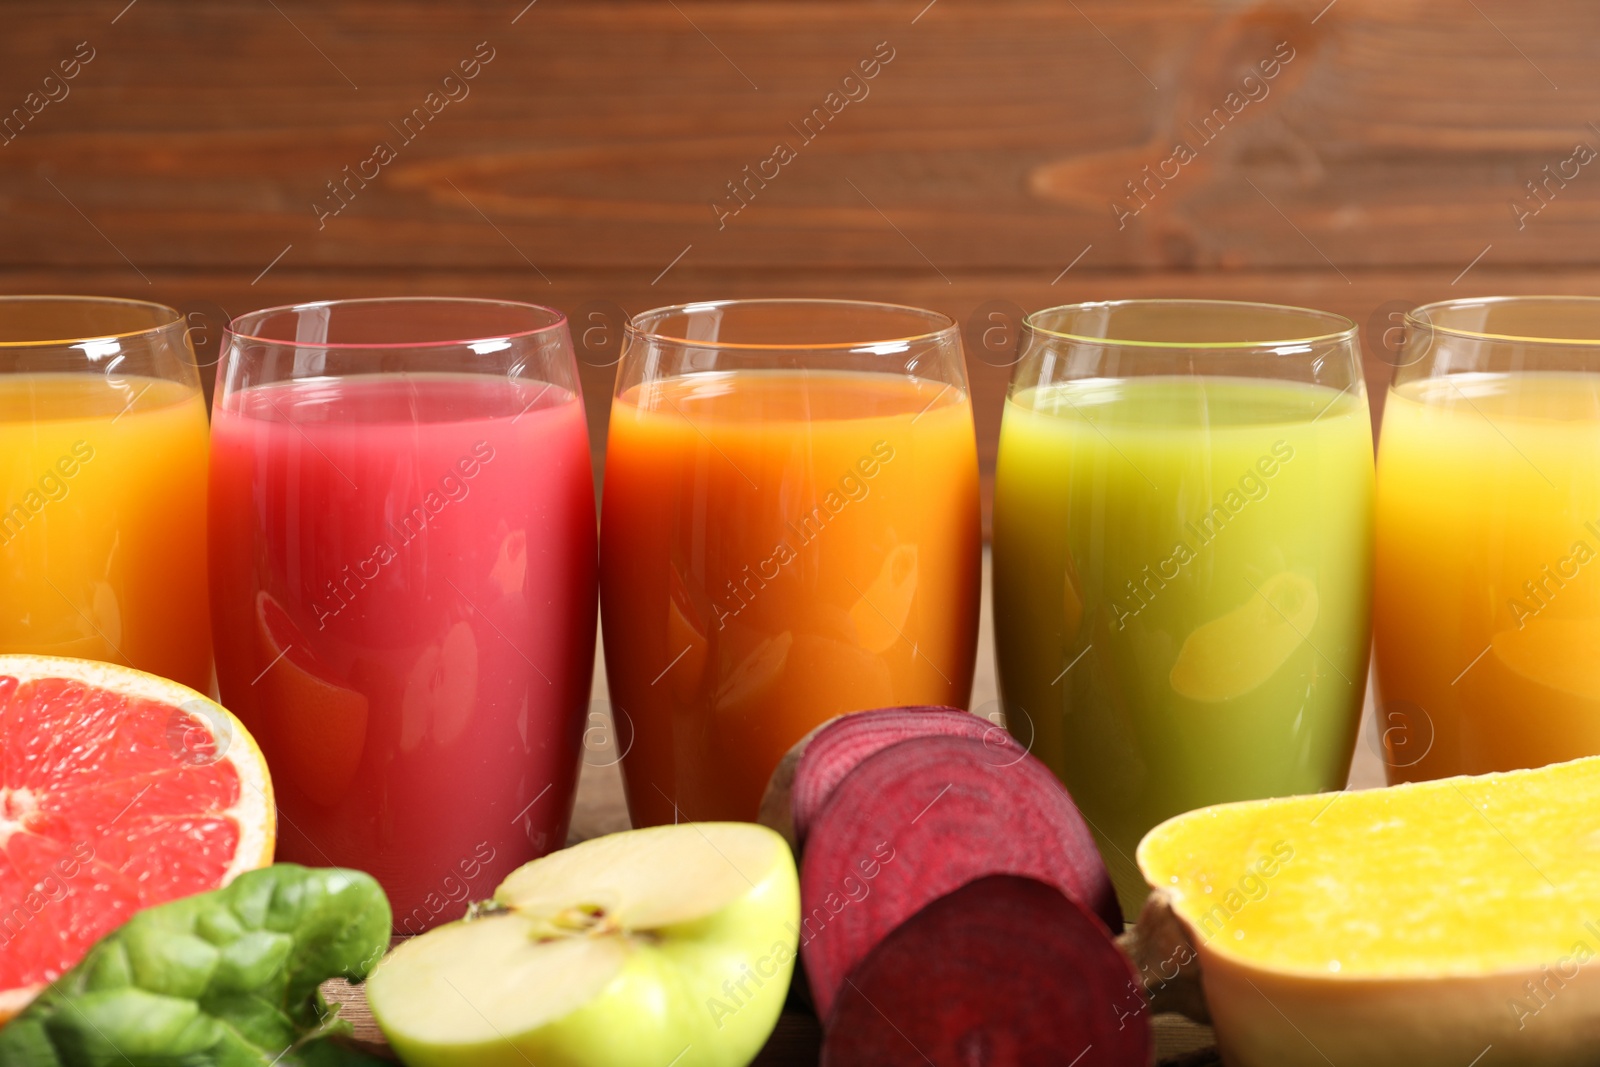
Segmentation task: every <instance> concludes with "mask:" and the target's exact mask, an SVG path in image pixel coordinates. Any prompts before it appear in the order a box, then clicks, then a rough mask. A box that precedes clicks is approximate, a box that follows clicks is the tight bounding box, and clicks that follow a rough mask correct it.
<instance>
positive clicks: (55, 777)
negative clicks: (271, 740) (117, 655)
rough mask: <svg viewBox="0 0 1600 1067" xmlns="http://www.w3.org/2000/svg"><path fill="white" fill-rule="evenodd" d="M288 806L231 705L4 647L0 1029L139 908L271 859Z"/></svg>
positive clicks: (136, 674) (105, 668)
mask: <svg viewBox="0 0 1600 1067" xmlns="http://www.w3.org/2000/svg"><path fill="white" fill-rule="evenodd" d="M275 812H276V809H275V808H274V807H273V801H272V783H271V781H270V780H269V779H268V777H267V767H266V763H265V761H263V759H262V758H261V751H260V750H259V749H258V748H257V747H256V743H255V741H254V740H252V739H251V737H250V735H249V734H248V733H247V732H246V731H245V729H244V727H243V726H242V725H241V724H240V723H239V720H237V719H235V718H234V717H233V716H232V715H230V714H229V713H228V712H227V711H226V710H224V709H223V708H222V706H221V705H219V704H216V703H214V702H212V701H210V700H208V699H206V698H205V697H203V696H201V695H200V694H199V693H196V692H195V691H194V690H192V689H189V688H187V687H186V686H182V685H179V684H178V683H177V682H169V681H167V680H166V679H165V678H157V677H155V676H154V675H151V674H145V673H144V672H142V671H136V670H132V669H130V668H127V667H120V666H117V665H115V664H110V663H97V662H91V661H89V660H74V659H57V658H54V657H47V656H0V1024H3V1023H4V1022H5V1021H6V1020H7V1019H9V1018H11V1017H12V1016H13V1015H15V1014H16V1013H17V1012H19V1011H21V1010H22V1008H23V1007H24V1006H26V1005H27V1003H28V1001H30V1000H32V999H33V997H34V996H35V995H36V994H37V993H38V992H39V991H40V989H42V988H43V987H44V985H45V984H46V983H47V982H50V981H53V980H54V979H55V978H57V977H59V976H60V975H61V974H62V973H63V972H64V971H66V970H67V969H68V968H70V967H71V966H72V965H73V964H75V963H77V962H78V960H79V958H80V957H82V956H83V954H84V953H85V952H86V951H88V949H89V947H90V946H91V945H93V944H94V943H95V942H96V941H98V940H99V939H100V938H101V937H102V936H103V935H105V934H106V933H108V932H110V931H111V930H112V929H114V928H116V927H117V926H120V925H121V924H122V923H123V922H124V921H126V920H127V919H128V918H129V917H130V916H131V915H132V914H133V913H134V912H135V911H138V910H139V909H141V908H147V907H150V906H152V905H155V904H161V903H164V902H166V901H168V900H173V899H176V898H177V897H183V896H189V895H190V894H192V893H199V892H204V891H206V890H210V889H216V888H218V887H220V886H223V885H226V884H227V883H228V882H230V881H232V880H233V878H234V877H235V876H237V875H239V874H242V873H243V872H245V871H247V870H251V869H253V868H256V867H262V866H265V865H267V864H268V863H270V862H272V849H273V845H274V842H275V840H276V817H275Z"/></svg>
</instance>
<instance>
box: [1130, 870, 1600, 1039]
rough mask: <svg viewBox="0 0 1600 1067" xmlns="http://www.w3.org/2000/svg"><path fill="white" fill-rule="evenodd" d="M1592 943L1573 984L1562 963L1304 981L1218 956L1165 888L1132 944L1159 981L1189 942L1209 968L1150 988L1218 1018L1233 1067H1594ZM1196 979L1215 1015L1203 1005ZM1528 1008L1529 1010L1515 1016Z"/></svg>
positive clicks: (1598, 1009) (1587, 936)
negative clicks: (1164, 965) (1178, 948)
mask: <svg viewBox="0 0 1600 1067" xmlns="http://www.w3.org/2000/svg"><path fill="white" fill-rule="evenodd" d="M1147 874H1148V872H1147ZM1597 911H1600V907H1597ZM1596 926H1597V928H1600V923H1597V924H1596ZM1177 938H1182V939H1183V941H1178V940H1176V939H1177ZM1574 940H1575V941H1576V940H1578V939H1577V938H1575V939H1574ZM1582 940H1584V941H1585V942H1586V943H1587V944H1588V945H1589V948H1590V949H1591V951H1594V952H1596V956H1595V958H1593V959H1590V960H1589V961H1588V962H1587V963H1585V964H1583V965H1581V966H1579V965H1576V964H1572V965H1569V966H1568V968H1567V973H1572V972H1573V971H1574V970H1575V971H1576V974H1574V975H1573V977H1570V978H1564V977H1563V976H1562V975H1561V974H1560V973H1558V971H1557V967H1558V965H1559V963H1560V961H1558V960H1552V961H1551V962H1550V963H1549V964H1548V968H1549V975H1550V977H1547V975H1546V973H1545V972H1544V971H1543V970H1540V969H1532V970H1516V971H1498V972H1491V973H1488V974H1484V975H1481V976H1457V977H1439V978H1416V977H1407V978H1391V979H1374V978H1349V977H1341V976H1339V975H1334V974H1330V975H1327V976H1326V977H1324V976H1317V975H1305V974H1300V973H1292V972H1285V971H1279V970H1274V969H1272V968H1267V967H1261V966H1257V965H1254V964H1248V963H1243V962H1241V961H1239V960H1237V959H1234V958H1232V957H1230V956H1228V955H1226V954H1224V953H1221V952H1218V951H1217V950H1216V949H1215V948H1212V947H1210V946H1209V945H1208V944H1207V942H1206V941H1205V940H1204V939H1203V938H1201V937H1199V936H1198V935H1197V934H1196V931H1195V929H1194V927H1193V925H1192V924H1190V923H1189V921H1188V920H1187V919H1185V918H1184V917H1183V916H1182V915H1181V914H1180V913H1179V912H1178V910H1177V909H1176V908H1175V907H1173V902H1172V897H1171V895H1170V894H1169V892H1168V891H1167V890H1166V889H1164V888H1160V889H1155V890H1153V891H1152V893H1151V895H1150V898H1149V900H1148V901H1147V902H1146V904H1145V908H1144V912H1143V913H1142V914H1141V915H1140V917H1139V924H1138V927H1137V928H1136V930H1135V931H1134V932H1133V933H1131V934H1129V935H1124V938H1123V939H1122V941H1121V943H1122V945H1123V947H1124V949H1125V950H1127V951H1129V952H1130V954H1132V955H1133V956H1134V964H1135V966H1136V967H1139V968H1140V970H1141V971H1142V972H1143V973H1144V974H1145V975H1146V976H1147V978H1148V976H1149V975H1151V974H1153V973H1156V968H1158V967H1159V966H1160V965H1161V961H1162V960H1169V959H1171V958H1172V946H1173V945H1181V944H1183V942H1187V945H1188V947H1189V948H1190V949H1191V950H1192V952H1193V957H1194V959H1195V961H1196V962H1197V963H1198V966H1197V967H1184V968H1183V973H1182V974H1181V975H1180V976H1179V977H1178V978H1177V979H1176V980H1175V981H1173V982H1170V983H1164V986H1165V988H1163V989H1162V990H1161V992H1160V993H1159V994H1158V993H1157V992H1156V991H1155V990H1151V994H1152V1001H1153V1003H1154V1006H1155V1009H1156V1010H1158V1011H1160V1010H1168V1009H1171V1010H1180V1011H1182V1012H1183V1013H1184V1014H1185V1015H1188V1016H1190V1017H1191V1018H1194V1019H1195V1020H1196V1021H1198V1022H1205V1021H1206V1016H1207V1015H1209V1018H1210V1022H1211V1025H1212V1026H1213V1027H1215V1029H1216V1037H1217V1047H1218V1050H1219V1051H1220V1052H1221V1054H1222V1059H1223V1062H1224V1063H1225V1064H1227V1065H1228V1067H1328V1064H1330V1063H1332V1064H1335V1065H1337V1067H1346V1065H1350V1067H1468V1065H1472V1067H1593V1065H1594V1064H1596V1063H1600V939H1597V938H1596V936H1595V935H1594V934H1592V933H1590V932H1587V931H1586V932H1585V933H1584V935H1583V937H1582ZM1141 957H1143V958H1141ZM1196 981H1198V983H1199V985H1200V992H1203V1005H1204V1010H1195V1008H1196V1006H1197V998H1196V997H1195V996H1194V993H1195V990H1194V988H1193V983H1194V982H1196ZM1528 982H1532V983H1533V984H1534V987H1535V988H1536V989H1538V988H1540V985H1541V983H1547V985H1546V986H1545V988H1547V989H1549V990H1553V993H1541V1000H1542V1006H1541V1001H1536V1000H1535V999H1533V996H1532V994H1530V993H1529V991H1528V988H1527V987H1526V985H1525V983H1528ZM1148 984H1149V983H1148V981H1147V985H1148ZM1517 1002H1520V1003H1522V1004H1523V1005H1525V1006H1526V1007H1527V1009H1528V1011H1527V1012H1525V1013H1519V1012H1518V1011H1516V1010H1515V1009H1514V1008H1513V1006H1512V1005H1513V1003H1517ZM1534 1008H1538V1011H1537V1012H1536V1013H1535V1012H1534V1011H1533V1009H1534Z"/></svg>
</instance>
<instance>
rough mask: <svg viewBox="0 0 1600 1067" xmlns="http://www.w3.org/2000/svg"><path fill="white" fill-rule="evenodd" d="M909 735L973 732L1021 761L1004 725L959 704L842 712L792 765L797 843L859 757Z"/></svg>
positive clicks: (1008, 758)
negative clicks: (796, 762) (797, 764)
mask: <svg viewBox="0 0 1600 1067" xmlns="http://www.w3.org/2000/svg"><path fill="white" fill-rule="evenodd" d="M913 737H971V738H975V739H977V740H979V741H983V742H984V743H985V744H987V745H989V747H990V748H991V750H992V754H991V756H990V758H991V759H992V760H993V761H994V762H996V763H1000V764H1005V763H1012V762H1015V761H1017V760H1020V759H1021V758H1022V756H1023V754H1024V751H1025V750H1024V749H1023V747H1022V746H1021V745H1019V744H1018V743H1017V742H1016V741H1015V740H1014V739H1013V738H1012V736H1011V735H1010V734H1008V733H1007V732H1006V730H1005V727H1003V726H996V725H994V724H993V723H991V722H990V721H989V720H987V719H982V718H979V717H978V716H976V715H973V714H971V713H970V712H966V711H962V710H961V709H960V708H947V707H942V706H939V705H928V706H923V707H900V708H879V709H877V710H876V711H859V712H854V713H852V714H849V715H841V716H839V717H838V718H837V719H833V720H831V721H829V722H828V723H827V724H826V725H825V726H823V727H822V728H821V729H820V730H818V731H817V732H816V734H815V735H814V736H813V737H812V738H811V740H810V742H809V743H808V744H807V745H806V749H805V753H804V754H803V755H802V756H801V757H800V765H799V767H798V768H797V769H796V770H795V775H794V785H793V788H792V792H791V795H790V804H791V808H792V813H793V818H794V824H793V825H794V835H795V842H796V843H797V844H799V845H804V844H805V840H806V834H807V832H808V831H809V830H810V828H811V823H812V822H813V821H815V819H816V817H817V813H818V812H820V811H821V810H822V807H823V805H824V804H826V803H827V802H828V797H830V796H831V795H833V791H834V789H836V788H838V785H839V783H840V782H842V781H844V780H845V778H846V777H847V776H848V775H849V774H850V772H851V771H853V770H855V769H856V767H858V766H860V764H861V761H863V760H865V759H866V758H867V757H868V756H871V755H873V754H874V753H877V752H881V751H882V750H883V749H886V748H888V747H889V746H890V745H894V744H898V743H899V742H901V741H909V740H910V739H911V738H913Z"/></svg>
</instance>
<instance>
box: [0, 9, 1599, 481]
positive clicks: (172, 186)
mask: <svg viewBox="0 0 1600 1067" xmlns="http://www.w3.org/2000/svg"><path fill="white" fill-rule="evenodd" d="M6 15H7V19H6V25H5V28H4V30H3V33H0V291H7V292H51V291H55V292H95V293H109V294H122V295H134V296H145V297H149V298H153V299H158V300H162V301H166V302H170V303H174V304H176V305H178V306H180V307H181V308H183V309H184V310H185V311H186V312H189V313H191V314H192V321H193V322H194V324H195V327H196V331H195V336H196V340H197V341H199V342H200V344H201V348H202V351H203V353H204V354H205V357H206V358H208V359H209V358H211V356H212V354H213V353H214V351H215V342H216V336H217V331H218V327H219V325H220V323H221V321H222V320H223V318H224V317H225V316H226V315H228V314H237V313H239V312H242V311H245V310H247V309H250V308H252V307H259V306H264V305H268V304H276V303H286V302H292V301H300V300H307V299H317V298H328V297H343V296H355V295H372V294H400V293H440V294H478V295H492V296H504V297H515V298H521V299H528V300H535V301H541V302H546V303H550V304H554V305H556V306H558V307H561V308H564V309H566V310H567V311H568V312H569V313H570V314H572V315H573V317H574V320H575V322H576V323H577V326H578V329H577V331H576V332H577V333H578V334H579V338H580V341H581V342H582V343H581V344H580V350H581V353H580V354H581V356H582V358H583V360H584V363H585V369H584V377H585V385H586V391H587V394H588V400H589V406H590V417H591V420H592V423H593V426H594V428H595V429H596V431H597V433H596V441H597V444H598V443H599V441H600V440H601V439H602V435H601V434H600V433H598V431H599V430H600V428H601V427H603V425H604V419H605V413H606V403H607V399H608V394H609V389H610V379H611V368H610V366H609V363H610V360H611V359H612V358H613V357H614V355H615V344H616V337H617V329H616V328H617V319H618V315H619V314H620V313H621V312H622V311H623V310H625V311H627V312H636V311H639V310H643V309H645V308H647V307H651V306H655V305H659V304H664V303H673V302H678V301H681V300H686V299H707V298H717V297H727V296H749V295H757V294H796V295H843V296H851V297H865V298H880V299H886V300H894V301H901V302H905V303H911V304H918V305H925V306H929V307H934V308H938V309H941V310H944V311H947V312H949V313H950V314H952V315H955V316H956V317H958V318H959V319H961V320H962V321H964V322H967V323H969V325H970V326H971V329H970V330H969V363H970V366H971V369H972V374H973V378H974V389H975V398H976V402H977V417H978V423H979V431H980V437H981V439H982V442H983V444H982V447H983V450H984V456H985V462H986V464H987V463H988V462H989V461H990V460H991V459H992V451H993V445H994V439H995V435H996V430H997V424H998V419H999V410H1000V400H1001V397H1002V396H1003V392H1004V388H1005V381H1006V374H1007V371H1006V368H1005V366H1004V365H1003V364H1004V363H1005V362H1006V360H1007V359H1008V358H1009V357H1008V356H1007V355H1006V354H1005V353H1004V352H1003V351H1002V352H998V353H995V352H989V351H985V350H983V348H982V347H981V345H979V344H976V342H977V341H979V340H980V338H981V335H982V332H983V329H984V327H986V326H987V325H989V324H991V323H992V322H996V321H1004V320H1005V319H1007V318H1008V317H1011V316H1014V315H1015V314H1016V311H1017V309H1024V308H1025V309H1032V308H1038V307H1043V306H1047V305H1049V304H1052V303H1059V302H1065V301H1072V300H1082V299H1104V298H1117V297H1130V296H1151V295H1187V296H1208V297H1234V298H1248V299H1258V300H1270V301H1279V302H1288V303H1296V304H1307V305H1313V306H1318V307H1324V308H1329V309H1332V310H1336V311H1340V312H1343V313H1345V314H1347V315H1350V316H1352V317H1353V318H1355V319H1357V320H1358V321H1360V322H1361V323H1363V324H1364V325H1366V326H1367V327H1368V329H1367V342H1368V344H1367V360H1368V367H1369V380H1370V381H1371V382H1372V383H1373V385H1374V386H1375V387H1376V391H1377V396H1380V397H1381V387H1382V385H1383V384H1384V383H1385V382H1386V381H1387V378H1388V375H1389V367H1388V366H1387V364H1386V362H1385V356H1386V355H1387V348H1388V347H1389V343H1390V342H1392V340H1393V337H1394V334H1392V333H1390V334H1388V335H1387V336H1386V334H1385V330H1386V329H1387V328H1388V327H1389V326H1391V325H1392V321H1393V316H1394V314H1395V313H1396V312H1398V311H1400V310H1403V309H1404V308H1405V307H1407V306H1409V305H1413V304H1416V303H1419V302H1422V301H1426V300H1431V299H1437V298H1441V297H1444V296H1448V295H1455V294H1460V295H1471V294H1485V293H1495V292H1563V293H1565V292H1574V293H1582V292H1600V242H1597V237H1600V164H1597V165H1589V164H1587V163H1580V162H1578V160H1579V159H1583V158H1585V157H1586V156H1587V157H1588V158H1592V157H1593V155H1594V151H1593V148H1595V147H1600V126H1597V125H1596V124H1597V123H1600V64H1597V63H1596V59H1597V55H1596V53H1597V52H1600V7H1597V6H1596V5H1594V4H1593V3H1591V2H1589V0H1545V2H1542V3H1539V4H1518V3H1513V2H1511V0H1333V2H1331V3H1329V2H1328V0H1312V2H1309V3H1255V2H1249V0H1226V2H1224V0H1203V2H1202V0H1077V2H1033V0H1016V2H1012V0H933V2H931V3H930V2H928V0H893V2H857V0H784V2H757V0H535V2H534V3H531V4H529V3H527V2H526V0H492V2H487V0H459V2H454V3H421V2H416V0H406V2H395V3H375V2H353V0H332V2H330V0H320V2H316V3H312V2H305V0H217V2H213V3H206V4H201V3H195V2H192V0H133V2H132V3H129V2H128V0H92V2H84V3H70V4H63V3H59V2H54V0H12V2H10V3H8V4H7V5H6ZM69 72H70V73H71V74H72V76H71V77H70V78H68V77H66V75H67V74H68V73H69ZM868 74H870V75H871V76H870V77H868V76H867V75H868ZM468 75H471V76H470V77H468ZM830 94H831V95H830ZM17 109H20V110H17ZM408 117H409V122H407V119H408ZM808 119H809V124H808V121H807V120H808ZM380 146H381V147H380ZM780 146H782V150H780ZM1579 146H1585V147H1586V148H1587V151H1584V150H1580V148H1579ZM1589 146H1593V147H1589ZM746 168H748V170H747V169H746ZM752 175H754V177H752ZM730 183H733V185H735V186H738V188H739V192H738V194H737V197H736V196H735V194H734V193H732V192H730V189H731V186H730ZM335 186H337V187H338V191H337V192H335V191H334V187H335ZM996 314H998V315H999V316H1000V318H999V319H995V318H993V316H994V315H996ZM1000 333H1003V331H1000ZM999 336H1000V334H997V333H991V334H990V340H991V341H995V340H997V339H998V337H999Z"/></svg>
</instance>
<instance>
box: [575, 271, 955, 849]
mask: <svg viewBox="0 0 1600 1067" xmlns="http://www.w3.org/2000/svg"><path fill="white" fill-rule="evenodd" d="M608 441H609V443H608V445H607V450H606V474H605V487H604V491H603V502H602V507H601V537H600V541H601V552H600V554H601V575H602V576H601V614H602V617H603V619H604V636H605V648H606V671H607V678H608V679H609V682H610V691H611V700H612V702H613V713H614V715H615V716H616V719H617V722H618V723H619V727H618V729H619V732H627V733H628V734H629V736H627V737H624V738H623V739H622V740H623V743H624V744H626V745H627V746H628V749H627V755H626V756H625V758H624V759H623V770H624V775H625V778H626V784H627V795H628V807H629V810H630V811H631V813H632V815H633V821H634V823H635V824H636V825H649V824H658V823H670V822H674V821H679V820H688V819H696V820H698V819H754V818H755V817H756V813H757V809H758V807H759V805H760V801H761V795H762V792H763V790H764V788H765V787H766V784H767V779H768V777H769V776H770V775H771V773H772V771H773V769H774V768H775V767H776V765H777V763H778V761H779V759H780V758H781V757H782V756H783V754H784V753H785V752H786V751H787V750H788V749H789V747H790V746H791V745H793V744H794V743H795V742H796V741H797V740H799V739H800V738H801V737H802V736H804V735H805V734H806V733H807V732H808V731H809V730H811V729H812V727H814V726H816V725H818V724H819V723H821V722H823V721H825V720H826V719H828V718H831V717H832V716H835V715H838V714H841V713H843V712H850V711H860V710H864V709H868V708H876V707H883V706H887V705H897V704H949V705H956V706H964V705H965V704H966V703H967V701H968V700H969V698H970V696H971V690H972V669H973V659H974V656H975V655H976V640H977V624H978V595H979V581H980V554H979V553H980V547H979V538H980V532H979V518H978V460H977V448H976V444H975V441H974V437H973V425H972V406H971V402H970V400H969V397H968V392H967V379H966V370H965V367H964V365H963V363H962V358H961V342H960V335H959V332H958V330H957V328H956V324H955V323H954V322H952V321H951V320H950V319H949V318H947V317H945V316H943V315H939V314H936V313H934V312H930V311H921V310H917V309H915V308H906V307H896V306H893V305H887V304H870V303H861V302H856V301H844V300H749V301H723V302H717V303H700V304H687V305H684V306H681V307H668V308H660V309H658V310H655V311H649V312H646V313H644V314H642V315H639V316H637V317H636V318H635V319H634V320H633V321H632V323H631V324H630V325H629V327H628V329H627V332H626V336H625V338H624V348H623V353H622V358H621V361H620V363H619V366H618V372H617V386H616V396H615V399H614V400H613V401H612V407H611V424H610V435H609V439H608Z"/></svg>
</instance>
